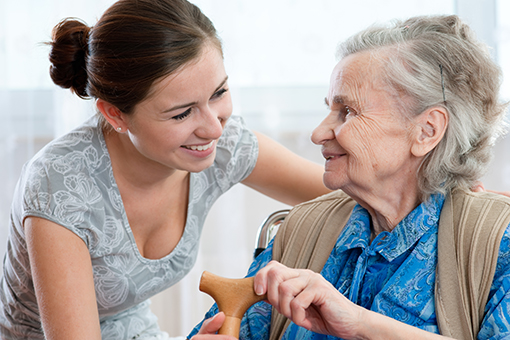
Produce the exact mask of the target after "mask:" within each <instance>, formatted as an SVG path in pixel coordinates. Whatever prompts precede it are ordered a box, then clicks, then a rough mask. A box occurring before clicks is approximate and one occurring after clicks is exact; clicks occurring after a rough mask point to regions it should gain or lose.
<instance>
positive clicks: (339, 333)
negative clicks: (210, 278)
mask: <svg viewBox="0 0 510 340" xmlns="http://www.w3.org/2000/svg"><path fill="white" fill-rule="evenodd" d="M254 289H255V292H256V293H257V294H258V295H261V294H264V293H267V297H268V298H267V299H268V301H269V303H270V304H271V305H273V307H275V308H276V310H278V312H280V313H281V314H283V315H285V316H286V317H287V318H289V319H291V320H292V321H293V322H294V323H295V324H296V325H298V326H301V327H304V328H306V329H308V330H311V331H313V332H317V333H322V334H329V335H334V336H336V337H340V338H344V339H351V338H355V337H356V336H357V333H358V330H359V328H360V325H361V322H362V314H363V311H364V309H363V308H362V307H359V306H357V305H355V304H354V303H352V302H351V301H349V300H348V299H347V298H346V297H345V296H343V295H342V294H341V293H340V292H338V291H337V290H336V289H335V287H333V285H331V284H330V283H329V282H328V281H326V280H325V279H324V278H323V277H322V276H321V275H320V274H317V273H314V272H312V271H311V270H304V269H291V268H288V267H286V266H284V265H282V264H280V263H278V262H276V261H271V262H270V263H269V264H268V265H267V266H266V267H264V268H262V269H261V270H260V271H259V272H258V273H257V275H256V276H255V281H254Z"/></svg>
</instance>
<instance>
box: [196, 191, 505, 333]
mask: <svg viewBox="0 0 510 340" xmlns="http://www.w3.org/2000/svg"><path fill="white" fill-rule="evenodd" d="M443 203H444V196H442V195H439V194H436V195H432V196H431V197H430V198H429V199H428V200H427V201H426V202H424V203H422V204H421V205H419V206H418V207H417V208H416V209H414V210H413V211H412V212H411V213H410V214H409V215H408V216H406V218H404V219H403V220H402V221H401V222H400V223H399V224H398V225H397V226H396V227H395V229H393V231H391V232H382V233H380V234H379V235H377V237H376V238H375V239H374V241H373V242H372V243H370V215H369V214H368V212H367V211H366V210H365V209H364V208H362V207H361V206H360V205H356V206H355V208H354V210H353V212H352V215H351V217H350V219H349V221H348V222H347V224H346V226H345V228H344V230H343V231H342V233H341V234H340V236H339V237H338V241H337V243H336V245H335V247H334V249H333V250H332V252H331V255H330V256H329V259H328V260H327V262H326V264H325V265H324V268H323V269H322V271H321V275H322V276H324V278H326V280H328V281H329V282H331V283H332V284H333V285H334V286H335V287H336V288H337V289H338V291H339V292H340V293H342V294H343V295H344V296H346V297H347V298H349V300H351V301H353V302H354V303H356V304H358V305H360V306H362V307H364V308H367V309H369V310H372V311H374V312H377V313H381V314H384V315H387V316H390V317H392V318H394V319H397V320H399V321H401V322H404V323H406V324H409V325H412V326H415V327H418V328H421V329H424V330H427V331H429V332H433V333H439V330H438V327H437V321H436V314H435V306H434V284H435V276H436V275H435V270H436V264H437V251H436V250H437V228H438V224H439V216H440V214H441V209H442V207H443ZM271 256H272V243H271V244H270V245H269V247H268V249H266V251H264V252H263V253H262V254H260V255H259V256H258V257H257V259H255V261H254V262H253V263H252V265H251V267H250V270H249V273H248V276H253V275H255V273H256V272H257V271H258V270H259V269H260V268H262V267H264V266H265V265H266V264H267V263H268V262H269V261H271ZM216 313H217V307H216V305H214V306H213V307H212V308H211V310H210V311H209V312H208V313H207V315H206V318H209V317H211V316H212V315H214V314H216ZM270 322H271V305H269V304H268V303H266V302H259V303H257V304H255V305H254V306H252V307H251V308H250V309H249V310H248V312H247V313H246V314H245V316H244V318H243V321H242V324H241V331H240V339H269V329H270ZM198 329H200V325H198V326H197V327H196V328H195V329H194V330H193V332H192V333H191V334H190V336H189V337H191V336H192V335H194V334H195V333H196V332H197V331H198ZM509 336H510V227H509V228H507V229H506V232H505V234H504V236H503V239H502V241H501V245H500V249H499V257H498V263H497V267H496V273H495V276H494V280H493V282H492V286H491V290H490V294H489V301H488V303H487V305H486V308H485V318H484V320H483V323H482V325H481V329H480V332H479V333H478V337H477V338H478V339H505V338H508V337H509ZM283 339H284V340H288V339H306V340H311V339H313V340H317V339H338V338H336V337H333V336H328V335H323V334H318V333H314V332H312V331H308V330H306V329H304V328H302V327H299V326H297V325H295V324H294V323H291V325H290V326H289V327H288V328H287V330H286V332H285V334H284V336H283Z"/></svg>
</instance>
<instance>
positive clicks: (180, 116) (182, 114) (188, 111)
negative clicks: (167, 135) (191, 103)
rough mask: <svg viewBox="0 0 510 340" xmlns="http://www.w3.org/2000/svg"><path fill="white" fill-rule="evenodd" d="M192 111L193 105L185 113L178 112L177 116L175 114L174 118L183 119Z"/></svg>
mask: <svg viewBox="0 0 510 340" xmlns="http://www.w3.org/2000/svg"><path fill="white" fill-rule="evenodd" d="M190 113H191V107H190V108H189V109H187V110H186V111H184V112H183V113H181V114H178V115H177V116H173V117H172V119H175V120H183V119H184V118H186V117H188V116H189V115H190Z"/></svg>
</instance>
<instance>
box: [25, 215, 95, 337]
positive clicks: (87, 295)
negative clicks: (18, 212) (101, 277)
mask: <svg viewBox="0 0 510 340" xmlns="http://www.w3.org/2000/svg"><path fill="white" fill-rule="evenodd" d="M24 228H25V235H26V240H27V246H28V253H29V257H30V266H31V269H32V275H33V281H34V288H35V293H36V297H37V303H38V305H39V313H40V316H41V321H42V325H43V329H44V333H45V336H46V339H50V340H60V339H62V340H63V339H66V340H67V339H73V340H79V339H88V340H90V339H98V340H99V339H101V329H100V326H99V315H98V310H97V303H96V296H95V290H94V279H93V274H92V263H91V260H90V254H89V252H88V249H87V247H86V245H85V243H84V242H83V241H82V240H81V239H80V238H79V237H78V236H76V235H75V234H73V233H72V232H71V231H69V230H68V229H66V228H64V227H62V226H60V225H58V224H55V223H53V222H50V221H48V220H46V219H42V218H37V217H28V218H27V219H26V220H25V222H24Z"/></svg>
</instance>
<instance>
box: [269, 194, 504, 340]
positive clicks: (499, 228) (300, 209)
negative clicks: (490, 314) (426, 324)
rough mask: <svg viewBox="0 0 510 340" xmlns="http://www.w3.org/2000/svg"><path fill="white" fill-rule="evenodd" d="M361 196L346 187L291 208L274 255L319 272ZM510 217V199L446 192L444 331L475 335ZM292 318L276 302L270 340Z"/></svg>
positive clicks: (440, 279)
mask: <svg viewBox="0 0 510 340" xmlns="http://www.w3.org/2000/svg"><path fill="white" fill-rule="evenodd" d="M355 204H356V202H355V201H354V200H353V199H352V198H350V197H349V196H348V195H346V194H345V193H343V192H341V191H336V192H333V193H330V194H327V195H325V196H322V197H319V198H317V199H315V200H312V201H309V202H306V203H303V204H301V205H298V206H296V207H295V208H294V209H292V210H291V212H290V213H289V215H288V216H287V217H286V218H285V221H284V223H283V224H282V225H281V226H280V229H279V230H278V234H277V235H276V236H275V239H274V244H273V259H274V260H277V261H279V262H281V263H283V264H285V265H286V266H289V267H292V268H307V269H311V270H313V271H315V272H320V271H321V270H322V267H323V266H324V264H325V263H326V260H327V259H328V257H329V255H330V254H331V251H332V249H333V247H334V246H335V244H336V241H337V239H338V236H339V235H340V233H341V231H342V229H343V227H344V226H345V224H346V223H347V221H348V219H349V217H350V215H351V213H352V209H353V208H354V206H355ZM509 223H510V199H508V198H507V197H503V196H500V195H495V194H491V193H486V192H484V193H472V192H464V191H460V190H455V191H453V192H452V193H451V194H449V195H447V197H446V200H445V203H444V206H443V209H442V211H441V216H440V220H439V227H438V264H437V268H436V284H435V308H436V317H437V322H438V326H439V330H440V333H441V334H442V335H445V336H449V337H452V338H455V339H470V340H474V339H476V335H477V334H478V331H479V328H480V324H481V322H482V319H483V317H484V308H485V305H486V303H487V299H488V295H489V290H490V287H491V284H492V280H493V277H494V273H495V270H496V262H497V259H498V253H499V244H500V242H501V238H502V237H503V233H504V231H505V229H506V227H507V226H508V224H509ZM289 323H290V321H289V320H288V319H286V318H285V317H284V316H283V315H281V314H279V313H278V312H277V311H276V310H275V309H274V308H273V310H272V317H271V332H270V337H269V340H277V339H280V338H281V337H282V335H283V334H284V332H285V329H286V328H287V326H288V325H289Z"/></svg>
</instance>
